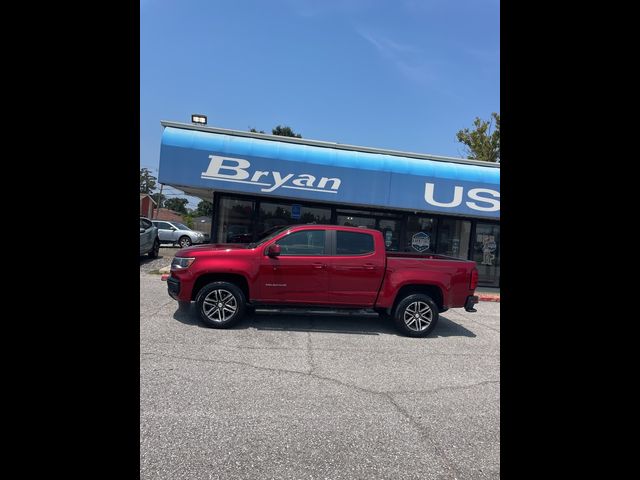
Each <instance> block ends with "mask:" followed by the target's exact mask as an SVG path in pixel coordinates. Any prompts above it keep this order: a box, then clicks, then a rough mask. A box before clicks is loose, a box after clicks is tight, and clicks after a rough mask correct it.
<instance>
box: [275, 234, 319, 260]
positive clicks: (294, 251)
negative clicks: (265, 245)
mask: <svg viewBox="0 0 640 480" xmlns="http://www.w3.org/2000/svg"><path fill="white" fill-rule="evenodd" d="M324 237H325V231H324V230H305V231H303V232H294V233H292V234H290V235H287V236H286V237H284V238H281V239H280V240H278V241H277V242H276V243H277V244H278V245H280V247H281V248H282V251H281V253H280V255H285V256H286V255H324V253H325V250H324Z"/></svg>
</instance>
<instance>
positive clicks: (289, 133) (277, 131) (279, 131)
mask: <svg viewBox="0 0 640 480" xmlns="http://www.w3.org/2000/svg"><path fill="white" fill-rule="evenodd" d="M249 131H250V132H252V133H264V131H262V130H260V131H258V130H256V129H255V128H253V127H250V128H249ZM271 134H272V135H280V136H281V137H295V138H302V135H300V134H299V133H295V132H294V131H293V130H291V127H287V126H286V125H278V126H277V127H276V128H273V129H271Z"/></svg>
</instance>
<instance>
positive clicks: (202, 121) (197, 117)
mask: <svg viewBox="0 0 640 480" xmlns="http://www.w3.org/2000/svg"><path fill="white" fill-rule="evenodd" d="M191 123H197V124H199V125H206V124H207V116H206V115H201V114H199V113H195V114H193V115H191Z"/></svg>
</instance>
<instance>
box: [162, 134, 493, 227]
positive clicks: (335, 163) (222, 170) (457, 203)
mask: <svg viewBox="0 0 640 480" xmlns="http://www.w3.org/2000/svg"><path fill="white" fill-rule="evenodd" d="M245 135H246V134H245ZM158 180H159V182H161V183H164V184H168V185H174V186H186V187H194V188H209V189H214V190H220V191H230V192H241V193H254V194H258V195H273V196H279V197H287V198H294V199H303V200H313V201H323V202H333V203H340V204H347V205H349V204H352V205H362V206H373V207H383V208H400V209H408V210H414V211H429V212H438V213H448V214H455V215H465V216H475V217H489V218H499V217H500V169H499V168H495V166H486V167H485V166H481V165H470V164H464V163H454V162H445V161H439V160H429V159H419V158H410V157H404V156H401V155H390V154H384V153H370V152H364V151H354V150H343V149H340V148H339V147H334V148H332V147H330V146H316V145H308V144H304V143H290V142H287V141H278V140H271V139H264V138H255V137H251V136H244V135H243V136H237V135H233V134H224V133H217V132H209V131H200V130H194V129H187V128H177V127H172V126H167V127H165V129H164V132H163V135H162V145H161V151H160V169H159V178H158Z"/></svg>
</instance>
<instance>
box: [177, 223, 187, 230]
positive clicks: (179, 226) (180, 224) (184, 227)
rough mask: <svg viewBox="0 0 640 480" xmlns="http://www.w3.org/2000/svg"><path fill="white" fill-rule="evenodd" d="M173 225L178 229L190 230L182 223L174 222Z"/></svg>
mask: <svg viewBox="0 0 640 480" xmlns="http://www.w3.org/2000/svg"><path fill="white" fill-rule="evenodd" d="M174 225H175V226H176V227H177V228H178V230H191V229H190V228H189V227H187V226H186V225H183V224H182V223H174Z"/></svg>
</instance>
